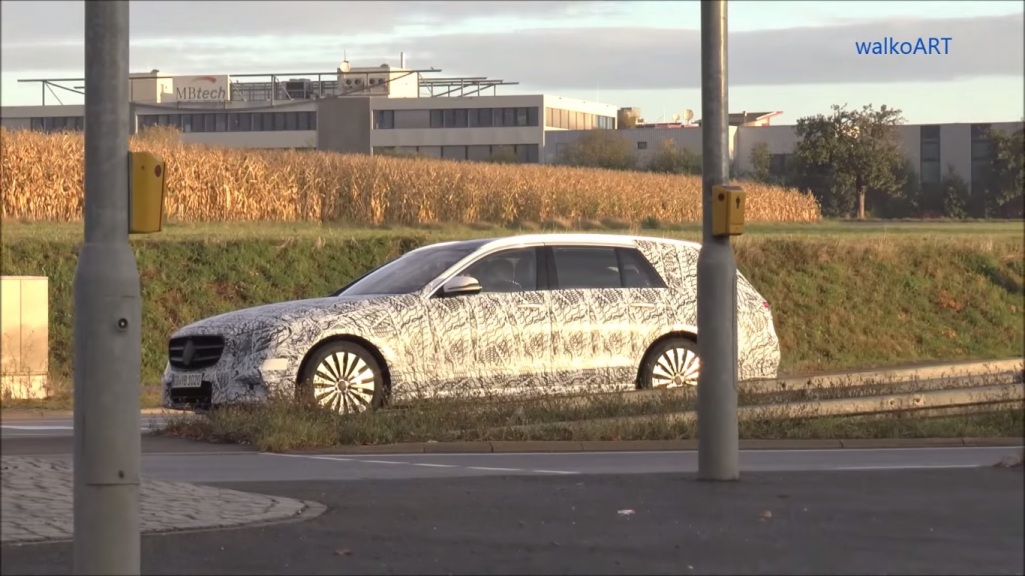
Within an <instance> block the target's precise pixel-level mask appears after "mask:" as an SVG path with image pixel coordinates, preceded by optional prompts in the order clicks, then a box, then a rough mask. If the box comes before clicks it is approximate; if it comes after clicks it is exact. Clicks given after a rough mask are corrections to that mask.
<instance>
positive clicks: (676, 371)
mask: <svg viewBox="0 0 1025 576" xmlns="http://www.w3.org/2000/svg"><path fill="white" fill-rule="evenodd" d="M700 373H701V359H700V358H698V344H697V342H695V341H693V340H691V339H689V338H684V337H682V336H673V337H670V338H666V339H665V340H662V341H661V342H659V343H658V344H656V345H655V346H654V347H652V349H651V350H650V351H649V352H648V354H647V356H645V358H644V363H643V364H642V366H641V373H640V378H639V380H640V382H639V388H642V389H652V388H680V387H684V386H697V385H698V374H700Z"/></svg>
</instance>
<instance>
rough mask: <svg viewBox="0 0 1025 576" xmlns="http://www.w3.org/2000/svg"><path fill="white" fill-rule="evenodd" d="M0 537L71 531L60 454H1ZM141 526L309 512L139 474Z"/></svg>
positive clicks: (292, 503) (66, 468)
mask: <svg viewBox="0 0 1025 576" xmlns="http://www.w3.org/2000/svg"><path fill="white" fill-rule="evenodd" d="M0 462H2V463H0V470H2V483H0V541H2V542H3V543H4V544H15V543H25V542H33V541H44V540H67V539H70V538H72V537H73V521H72V519H73V515H72V510H73V506H72V498H71V494H72V485H73V477H72V473H71V472H72V469H71V463H70V462H69V461H68V460H67V459H64V458H33V457H21V456H7V457H3V458H2V459H0ZM140 489H141V492H140V503H139V504H140V519H139V520H140V528H141V530H142V532H144V533H152V532H168V531H177V530H194V529H200V528H222V527H229V526H240V525H247V524H257V523H265V522H271V521H275V520H285V519H289V518H295V517H297V516H299V515H302V514H309V515H314V514H315V513H317V512H319V508H320V507H319V506H317V510H311V505H310V504H308V503H305V502H303V501H300V500H295V499H292V498H282V497H277V496H266V495H263V494H252V493H248V492H239V491H236V490H227V489H223V488H213V487H210V486H199V485H196V484H187V483H184V482H165V481H162V480H148V479H145V478H143V480H142V484H141V486H140Z"/></svg>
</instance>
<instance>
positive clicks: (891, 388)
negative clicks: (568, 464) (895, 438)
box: [460, 360, 1025, 431]
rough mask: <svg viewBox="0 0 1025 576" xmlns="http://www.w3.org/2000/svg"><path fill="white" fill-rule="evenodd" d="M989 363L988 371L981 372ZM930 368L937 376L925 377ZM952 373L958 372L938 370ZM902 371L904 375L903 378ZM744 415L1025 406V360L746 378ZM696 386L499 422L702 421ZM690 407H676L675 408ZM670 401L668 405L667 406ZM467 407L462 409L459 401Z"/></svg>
mask: <svg viewBox="0 0 1025 576" xmlns="http://www.w3.org/2000/svg"><path fill="white" fill-rule="evenodd" d="M983 368H987V369H988V371H985V370H983ZM921 374H925V375H927V376H933V377H931V378H926V379H922V378H920V377H919V376H920V375H921ZM937 374H954V375H953V376H950V375H946V376H936V375H937ZM902 376H903V379H901V377H902ZM738 396H739V397H738V401H739V404H740V405H739V406H738V418H739V419H740V420H741V421H771V420H784V419H813V418H825V417H838V416H852V417H854V416H857V417H872V416H887V415H893V414H896V413H901V414H902V415H906V416H908V417H916V418H930V417H938V416H950V415H958V414H965V413H984V412H995V411H1004V410H1014V409H1017V410H1025V360H1013V361H1002V362H989V363H973V364H966V365H963V366H960V367H955V369H953V370H950V369H948V370H947V371H946V372H942V371H939V370H935V369H924V370H923V369H906V370H902V371H890V372H884V373H879V372H874V373H870V374H869V375H868V376H865V375H860V376H859V375H857V374H849V375H827V376H816V377H807V378H792V379H783V380H778V381H760V382H743V383H740V384H739V385H738ZM696 398H697V391H696V389H695V388H693V387H688V388H676V389H670V390H640V391H630V392H614V393H601V394H591V395H576V396H558V397H548V398H545V401H549V402H557V403H558V404H559V406H560V407H563V408H567V409H580V408H586V407H588V406H590V405H596V404H600V403H607V404H619V403H624V404H642V403H644V402H650V403H652V405H653V406H660V409H658V410H655V412H657V413H648V414H639V415H630V416H614V417H609V418H596V419H588V420H586V421H585V420H570V421H562V422H554V421H548V422H544V423H536V424H533V423H524V424H518V425H511V424H512V423H511V422H510V425H507V426H501V427H499V428H498V429H501V430H510V431H511V430H530V429H537V428H542V427H550V426H570V425H579V424H582V423H584V422H586V423H587V424H589V425H594V424H643V423H647V422H671V423H679V424H692V423H694V422H696V420H697V413H696V411H695V410H694V409H693V408H694V407H695V403H696ZM538 400H539V399H537V398H526V399H524V398H519V399H517V398H508V397H503V398H501V399H499V400H498V401H492V402H481V400H480V399H478V400H476V401H475V402H467V403H466V405H465V409H467V410H483V409H487V408H488V407H494V406H495V405H496V404H513V405H514V404H521V405H526V404H529V403H531V402H535V401H538ZM674 406H675V407H680V408H683V407H687V408H689V409H680V410H673V409H672V408H671V407H674ZM666 407H670V410H668V411H667V410H665V408H666ZM460 409H463V407H460Z"/></svg>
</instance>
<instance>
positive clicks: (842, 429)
mask: <svg viewBox="0 0 1025 576" xmlns="http://www.w3.org/2000/svg"><path fill="white" fill-rule="evenodd" d="M788 228H789V229H788ZM921 228H922V227H921V226H919V225H910V224H908V225H901V226H895V227H891V228H889V229H888V230H886V231H885V232H883V231H881V229H880V228H879V225H876V226H874V227H871V226H868V225H864V224H858V225H851V226H847V225H840V224H835V223H824V224H812V225H804V226H803V227H801V228H796V229H795V228H791V227H789V226H768V225H766V226H762V227H754V228H753V229H752V230H751V232H750V234H749V235H747V236H745V237H743V238H741V239H739V240H738V241H737V243H736V250H737V259H738V263H739V266H740V268H741V270H742V271H743V272H744V273H745V274H746V275H747V276H748V277H749V278H751V280H752V282H754V283H755V284H756V285H757V286H758V287H759V288H760V289H761V290H762V291H763V292H764V293H765V295H766V296H767V297H768V299H769V300H770V302H772V304H773V310H774V313H775V317H776V323H777V330H778V332H779V335H780V339H781V345H782V347H783V367H782V368H783V371H784V372H786V373H789V374H794V373H805V372H814V371H827V370H836V369H844V368H856V367H865V366H886V365H895V364H902V363H909V362H920V361H929V360H958V359H994V358H1006V357H1014V356H1019V355H1021V354H1022V349H1023V333H1022V281H1023V279H1022V276H1023V270H1022V251H1023V248H1022V242H1021V236H1020V235H1019V233H1018V232H1017V231H1016V230H1015V227H1014V226H1013V225H985V226H984V225H979V224H975V225H969V224H966V225H963V226H958V225H946V226H942V227H941V228H940V229H939V231H937V232H928V231H923V230H922V229H921ZM229 230H230V231H224V232H217V231H216V230H215V228H214V227H212V226H208V225H195V226H178V227H174V228H172V229H170V230H169V231H168V232H167V233H166V234H165V235H162V236H154V237H149V238H139V239H133V240H132V243H133V245H134V246H135V248H136V256H137V259H138V263H139V269H140V274H141V276H142V278H143V299H144V323H145V330H144V347H143V354H144V356H143V366H144V370H143V379H144V382H146V383H147V384H152V383H154V382H156V381H157V380H158V378H159V373H160V370H161V369H162V367H163V364H164V361H165V342H166V338H167V336H168V335H169V334H170V333H171V332H172V331H173V330H174V329H175V328H176V327H178V326H181V325H183V324H185V323H188V322H190V321H192V320H195V319H198V318H202V317H205V316H209V315H212V314H217V313H220V312H224V311H228V310H233V309H237V308H239V307H243V306H250V305H255V304H262V303H267V302H273V301H277V300H281V299H286V298H304V297H312V296H318V295H322V294H326V293H329V292H330V291H331V290H333V289H335V288H336V287H338V286H340V285H342V284H344V283H345V282H346V281H347V279H349V278H351V277H353V276H355V275H357V274H359V273H360V272H361V271H363V270H365V269H367V268H369V267H371V266H373V265H375V264H376V263H377V262H379V261H381V260H382V259H384V258H387V257H389V256H390V255H393V254H395V253H397V252H399V251H401V250H406V249H409V248H412V247H413V246H416V245H419V244H422V243H424V242H433V241H438V240H442V239H448V238H463V237H471V236H479V235H482V234H488V233H507V232H509V231H503V230H493V231H482V230H476V229H471V228H448V229H445V230H423V229H396V230H348V229H344V228H337V227H330V226H313V225H289V224H279V225H264V226H259V227H257V226H254V225H250V226H237V227H233V228H231V229H229ZM645 233H651V234H666V235H671V236H677V237H683V238H689V239H695V238H697V236H698V234H697V232H696V229H694V228H690V229H684V230H680V231H672V232H670V231H654V230H649V231H645ZM3 236H4V239H3V245H4V251H3V261H2V268H3V270H2V273H3V274H5V275H7V274H45V275H47V276H49V277H50V282H51V298H50V302H51V351H50V357H51V362H52V364H51V369H52V374H53V376H54V380H55V382H57V383H59V384H63V386H62V387H61V394H60V395H59V396H58V397H57V398H56V399H55V400H54V401H50V402H47V403H46V405H49V406H57V405H62V404H64V405H66V404H67V402H68V387H67V386H66V383H67V382H68V381H69V379H70V370H71V350H72V347H71V333H72V321H71V320H72V318H71V300H72V299H71V297H72V280H73V278H74V267H75V258H74V254H75V250H76V246H77V245H78V242H80V234H79V233H78V232H77V229H75V228H73V227H72V226H71V225H57V224H51V225H15V226H5V228H4V235H3ZM144 398H145V399H146V401H147V403H148V404H152V403H154V402H155V401H156V400H157V394H156V390H155V389H154V388H153V387H152V386H147V387H146V388H145V392H144ZM691 401H692V399H690V400H688V399H683V400H674V401H673V402H668V403H667V402H665V401H662V400H658V401H657V402H656V401H653V402H654V403H647V404H645V403H641V404H637V405H635V406H634V407H632V408H630V409H627V408H626V407H623V406H617V405H616V401H615V400H613V399H610V400H609V401H608V402H606V403H605V404H604V405H602V406H600V407H597V408H595V407H591V408H588V409H586V410H567V409H566V408H565V407H564V406H560V405H558V404H557V403H556V404H544V403H540V404H538V403H534V404H532V406H533V408H530V409H528V412H529V414H528V415H527V416H526V417H525V418H521V416H520V414H521V412H522V410H521V409H522V407H521V406H518V405H509V404H506V405H502V406H501V407H496V408H495V409H494V411H492V412H489V413H487V414H483V415H482V414H480V413H472V414H475V415H474V416H473V418H472V420H470V421H467V420H466V418H468V417H469V416H468V415H469V414H471V413H463V412H461V411H458V410H446V409H444V407H443V406H431V407H425V408H423V409H418V410H414V409H412V408H407V409H403V410H402V411H401V413H402V417H401V418H399V419H395V418H394V417H390V416H383V415H377V416H378V417H375V418H359V419H339V418H336V417H333V416H330V415H324V414H318V413H306V412H300V411H297V410H296V409H295V408H294V407H291V406H289V405H287V403H285V404H276V405H274V406H271V407H270V408H269V409H267V410H260V411H255V412H253V411H226V412H223V413H220V414H218V415H217V416H216V417H214V418H213V419H210V420H203V421H181V422H177V423H175V429H176V430H177V431H178V432H179V433H182V434H185V435H189V436H199V437H207V438H216V439H221V440H230V439H245V440H246V441H247V442H252V443H255V444H258V445H260V446H263V447H266V448H268V449H280V448H282V447H303V446H317V445H322V444H323V443H324V442H328V440H327V439H336V440H337V441H340V442H344V443H353V442H356V443H381V442H392V441H416V440H439V441H440V440H454V439H462V440H467V439H472V438H475V439H516V438H521V439H527V438H530V439H567V438H573V439H610V438H626V439H641V438H687V437H691V435H692V433H693V429H692V428H693V424H692V423H690V422H680V421H674V420H673V419H671V418H668V417H667V418H664V419H661V420H660V419H656V420H655V421H653V422H602V423H592V424H579V422H581V421H583V420H591V419H594V418H600V417H609V416H628V415H639V414H666V413H669V412H675V411H679V410H686V409H688V406H687V404H686V403H687V402H691ZM751 401H752V402H754V400H751ZM680 402H683V404H680ZM7 405H8V406H11V405H25V404H24V403H20V402H19V403H10V402H9V403H7ZM521 420H525V421H526V422H531V423H542V422H558V421H560V420H561V421H570V422H578V424H573V425H567V424H552V425H551V426H547V427H546V426H541V427H540V428H536V427H535V428H533V429H531V430H527V431H525V430H519V429H513V430H507V429H502V426H505V424H506V423H508V422H519V421H521ZM498 423H502V424H501V426H499V427H498V428H496V427H495V426H496V425H497V424H498ZM743 430H744V432H743V433H744V435H745V436H752V437H762V438H800V437H851V436H854V437H879V436H881V437H893V436H899V437H916V436H935V435H941V436H959V435H973V436H986V435H1017V434H1020V433H1021V430H1022V420H1021V415H1020V414H1019V413H1011V414H1008V413H1005V414H997V415H976V416H970V417H964V416H960V417H950V418H945V419H934V420H917V419H907V418H903V419H901V418H893V419H884V420H879V419H864V418H863V419H837V418H828V419H807V420H803V421H793V420H791V421H789V422H787V423H786V425H785V426H784V425H781V424H780V423H779V422H778V421H776V420H773V419H766V420H764V421H755V422H745V424H744V425H743Z"/></svg>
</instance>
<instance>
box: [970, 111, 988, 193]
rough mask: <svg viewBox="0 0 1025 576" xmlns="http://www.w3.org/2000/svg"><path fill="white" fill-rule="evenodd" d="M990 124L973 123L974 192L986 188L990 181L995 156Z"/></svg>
mask: <svg viewBox="0 0 1025 576" xmlns="http://www.w3.org/2000/svg"><path fill="white" fill-rule="evenodd" d="M989 130H990V125H989V124H972V127H971V133H972V151H971V154H972V174H971V178H972V181H971V188H972V191H973V192H977V191H979V190H984V189H985V188H986V186H987V184H988V183H989V177H990V169H991V167H990V161H991V160H992V156H993V148H992V146H993V143H992V141H991V140H990V137H989Z"/></svg>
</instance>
